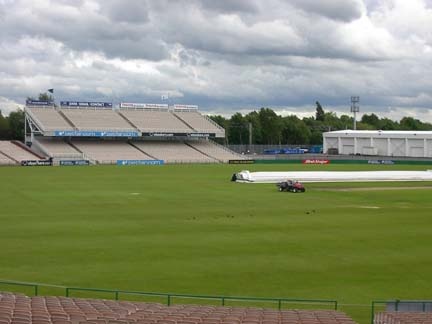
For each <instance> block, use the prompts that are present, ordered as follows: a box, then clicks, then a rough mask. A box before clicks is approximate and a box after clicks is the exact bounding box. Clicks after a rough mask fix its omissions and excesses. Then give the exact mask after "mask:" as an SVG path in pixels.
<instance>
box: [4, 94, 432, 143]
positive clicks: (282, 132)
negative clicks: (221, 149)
mask: <svg viewBox="0 0 432 324" xmlns="http://www.w3.org/2000/svg"><path fill="white" fill-rule="evenodd" d="M39 100H48V101H49V100H52V97H51V96H50V95H48V94H40V95H39ZM209 117H210V118H211V119H212V120H213V121H215V122H216V123H217V124H219V125H220V126H222V127H223V128H224V129H225V133H226V138H225V140H224V141H225V142H224V144H249V130H250V129H252V144H267V145H276V144H277V145H279V144H292V145H317V144H318V145H319V144H322V133H323V132H326V131H334V130H343V129H352V127H353V122H354V120H353V117H351V116H348V115H341V116H340V117H338V116H337V115H336V114H335V113H333V112H326V111H324V109H323V107H322V106H321V104H320V103H319V102H316V112H315V116H311V117H304V118H302V119H300V118H299V117H297V116H295V115H290V116H284V117H282V116H280V115H278V114H276V112H275V111H274V110H272V109H270V108H261V109H260V110H258V111H252V112H250V113H248V114H246V115H242V114H241V113H235V114H234V115H232V116H231V117H230V118H225V117H223V116H220V115H216V116H209ZM357 129H359V130H378V129H381V130H432V124H430V123H424V122H421V121H420V120H418V119H415V118H413V117H403V118H402V119H401V120H400V121H399V122H397V121H393V120H391V119H388V118H379V117H378V116H377V115H375V114H365V115H363V116H362V118H361V120H360V121H359V122H357ZM0 140H21V141H23V140H24V111H23V110H21V109H19V110H16V111H14V112H11V113H10V114H9V116H3V115H2V113H1V111H0Z"/></svg>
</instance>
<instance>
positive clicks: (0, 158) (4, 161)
mask: <svg viewBox="0 0 432 324" xmlns="http://www.w3.org/2000/svg"><path fill="white" fill-rule="evenodd" d="M15 163H16V162H15V161H14V160H11V159H9V158H8V157H7V156H6V155H4V154H3V153H1V152H0V165H11V164H15Z"/></svg>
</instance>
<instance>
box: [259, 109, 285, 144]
mask: <svg viewBox="0 0 432 324" xmlns="http://www.w3.org/2000/svg"><path fill="white" fill-rule="evenodd" d="M258 117H259V120H260V124H261V127H262V128H261V130H262V139H263V144H279V143H280V142H281V138H282V127H283V125H282V118H281V117H280V116H278V115H276V113H275V112H274V111H273V110H272V109H269V108H261V109H260V111H259V112H258Z"/></svg>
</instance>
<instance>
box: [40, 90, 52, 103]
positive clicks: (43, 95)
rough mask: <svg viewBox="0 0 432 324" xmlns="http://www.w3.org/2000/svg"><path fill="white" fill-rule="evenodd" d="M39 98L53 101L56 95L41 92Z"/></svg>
mask: <svg viewBox="0 0 432 324" xmlns="http://www.w3.org/2000/svg"><path fill="white" fill-rule="evenodd" d="M38 98H39V100H41V101H50V102H53V101H54V97H53V96H52V95H50V94H49V93H46V92H44V93H39V97H38Z"/></svg>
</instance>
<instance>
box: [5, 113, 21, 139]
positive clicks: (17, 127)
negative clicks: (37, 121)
mask: <svg viewBox="0 0 432 324" xmlns="http://www.w3.org/2000/svg"><path fill="white" fill-rule="evenodd" d="M24 118H25V116H24V111H23V110H21V109H18V110H16V111H13V112H11V113H10V114H9V117H8V118H7V120H8V123H9V128H10V138H11V139H14V140H20V141H24Z"/></svg>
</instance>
